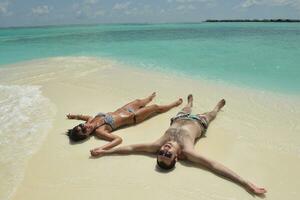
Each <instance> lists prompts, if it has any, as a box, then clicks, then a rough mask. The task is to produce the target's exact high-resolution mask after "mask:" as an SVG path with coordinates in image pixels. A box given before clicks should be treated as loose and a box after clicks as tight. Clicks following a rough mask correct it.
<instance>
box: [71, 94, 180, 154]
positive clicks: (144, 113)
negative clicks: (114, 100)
mask: <svg viewBox="0 0 300 200" xmlns="http://www.w3.org/2000/svg"><path fill="white" fill-rule="evenodd" d="M155 96H156V94H155V93H153V94H151V95H150V96H148V97H147V98H144V99H137V100H135V101H132V102H130V103H128V104H126V105H125V106H123V107H121V108H119V109H117V110H116V111H114V112H109V113H108V114H110V115H111V116H112V117H113V119H114V124H115V127H116V129H117V128H119V127H122V126H128V125H133V124H135V123H140V122H142V121H144V120H146V119H148V118H149V117H152V116H154V115H157V114H160V113H164V112H167V111H168V110H170V109H171V108H174V107H176V106H179V105H180V104H181V103H182V99H178V100H177V101H174V102H172V103H170V104H168V105H156V104H153V105H149V106H146V105H147V104H148V103H150V102H151V101H152V100H153V98H154V97H155ZM128 109H131V110H133V112H134V113H132V112H129V111H128ZM67 118H68V119H76V120H83V121H85V123H84V124H83V125H82V126H76V128H77V129H79V130H80V129H81V131H82V132H83V133H84V134H85V135H87V136H89V135H91V134H94V135H95V136H96V137H98V138H100V139H103V140H107V141H109V142H108V143H107V144H105V145H103V146H101V147H98V148H95V149H93V150H91V152H94V151H95V152H96V151H97V150H99V149H110V148H112V147H115V146H117V145H119V144H121V143H122V138H121V137H119V136H118V135H115V134H112V133H111V132H112V131H113V130H112V128H111V127H110V126H109V125H107V124H105V122H104V117H100V116H96V117H92V116H87V115H72V114H68V115H67Z"/></svg>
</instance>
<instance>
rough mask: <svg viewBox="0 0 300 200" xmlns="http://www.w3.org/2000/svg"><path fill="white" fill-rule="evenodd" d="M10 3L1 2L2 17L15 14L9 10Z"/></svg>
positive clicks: (0, 12)
mask: <svg viewBox="0 0 300 200" xmlns="http://www.w3.org/2000/svg"><path fill="white" fill-rule="evenodd" d="M9 5H10V2H9V1H4V2H0V16H11V15H12V14H13V13H12V12H11V11H9V10H8V7H9Z"/></svg>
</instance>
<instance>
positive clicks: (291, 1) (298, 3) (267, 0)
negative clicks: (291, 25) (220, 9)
mask: <svg viewBox="0 0 300 200" xmlns="http://www.w3.org/2000/svg"><path fill="white" fill-rule="evenodd" d="M256 5H266V6H291V7H295V8H298V9H300V0H246V1H244V2H243V3H242V4H241V5H240V6H239V7H242V8H249V7H252V6H256Z"/></svg>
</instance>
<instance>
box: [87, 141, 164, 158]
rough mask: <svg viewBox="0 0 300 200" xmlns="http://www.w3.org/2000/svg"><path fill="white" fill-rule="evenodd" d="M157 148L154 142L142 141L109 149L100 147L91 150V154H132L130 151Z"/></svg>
mask: <svg viewBox="0 0 300 200" xmlns="http://www.w3.org/2000/svg"><path fill="white" fill-rule="evenodd" d="M158 149H159V146H158V145H157V144H156V143H143V144H132V145H127V146H122V147H117V148H113V149H109V150H105V149H102V148H98V149H93V150H91V155H92V156H95V157H96V156H104V155H109V154H132V153H139V152H145V153H155V152H156V151H157V150H158Z"/></svg>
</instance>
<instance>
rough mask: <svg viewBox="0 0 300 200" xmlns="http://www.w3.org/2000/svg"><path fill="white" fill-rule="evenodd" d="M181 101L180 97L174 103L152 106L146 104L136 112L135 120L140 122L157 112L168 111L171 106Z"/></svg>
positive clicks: (177, 104)
mask: <svg viewBox="0 0 300 200" xmlns="http://www.w3.org/2000/svg"><path fill="white" fill-rule="evenodd" d="M181 103H182V99H178V100H177V101H174V102H173V103H171V104H169V105H156V104H154V105H151V106H146V107H144V108H141V109H139V110H138V111H137V112H136V113H135V122H136V123H140V122H142V121H144V120H145V119H147V118H149V117H152V116H154V115H156V114H159V113H164V112H167V111H168V110H170V109H171V108H174V107H176V106H179V105H180V104H181Z"/></svg>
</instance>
